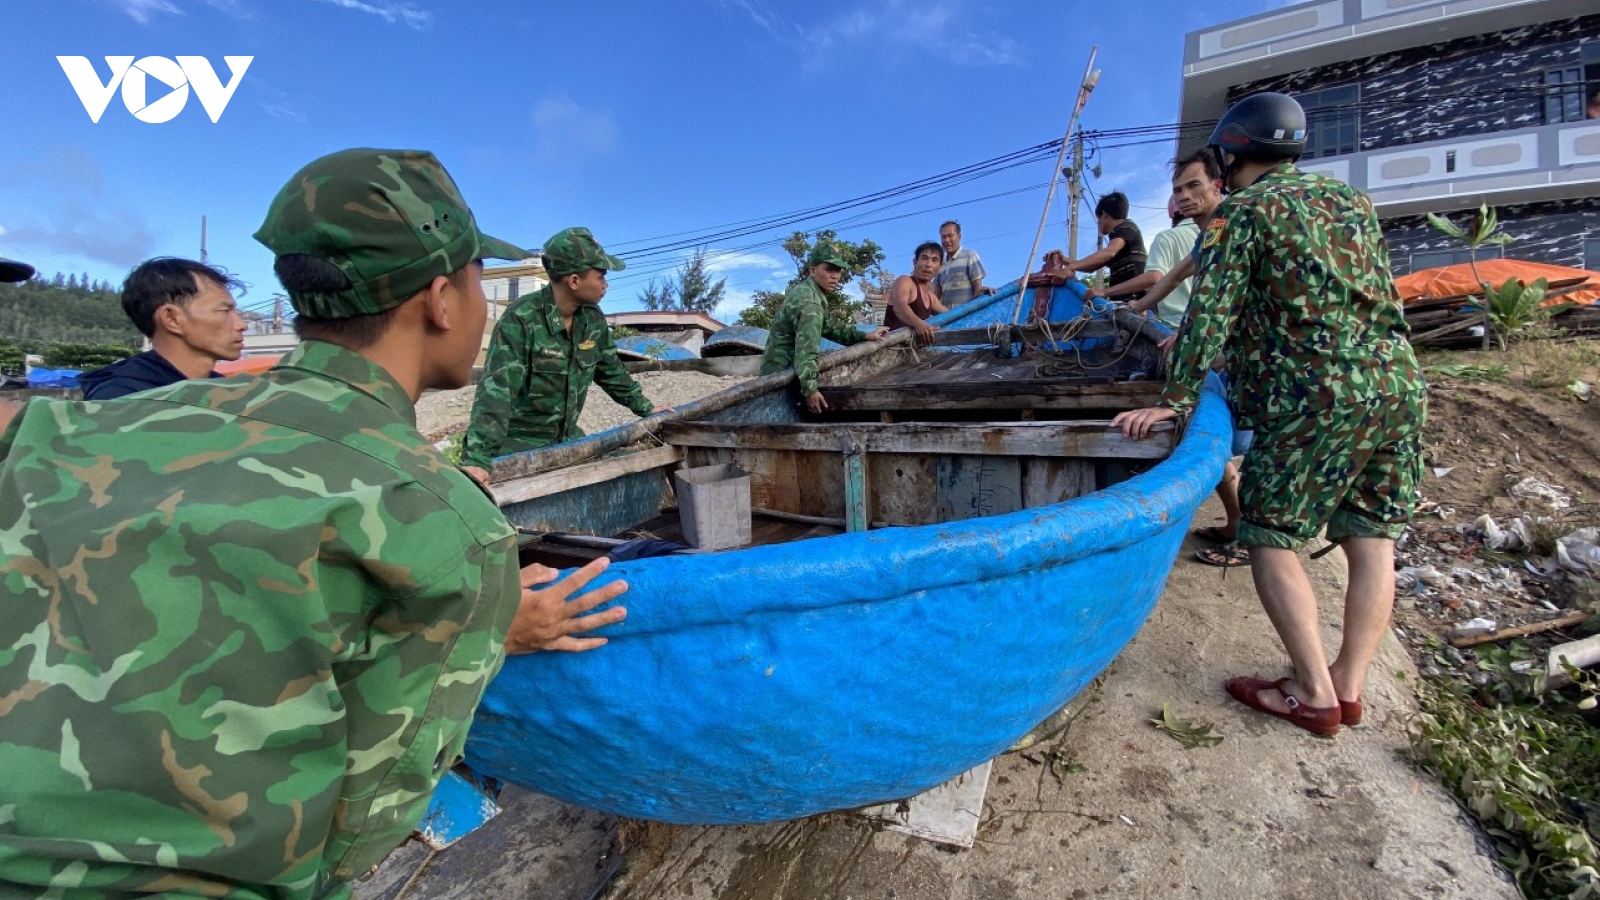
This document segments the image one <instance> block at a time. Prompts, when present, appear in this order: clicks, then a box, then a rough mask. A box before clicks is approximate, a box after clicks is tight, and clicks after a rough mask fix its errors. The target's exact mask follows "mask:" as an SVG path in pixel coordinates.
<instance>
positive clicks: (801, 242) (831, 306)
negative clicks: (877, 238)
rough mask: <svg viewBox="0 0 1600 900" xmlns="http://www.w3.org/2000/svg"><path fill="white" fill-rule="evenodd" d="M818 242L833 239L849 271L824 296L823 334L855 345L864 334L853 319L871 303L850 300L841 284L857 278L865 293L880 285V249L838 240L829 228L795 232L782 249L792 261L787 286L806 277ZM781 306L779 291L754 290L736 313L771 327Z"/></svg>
mask: <svg viewBox="0 0 1600 900" xmlns="http://www.w3.org/2000/svg"><path fill="white" fill-rule="evenodd" d="M818 241H832V242H833V243H834V244H835V245H836V246H837V247H838V248H839V249H840V250H841V251H842V252H843V254H844V258H845V261H846V262H848V263H850V269H849V271H847V272H846V273H845V277H844V280H843V281H841V282H840V290H837V291H834V292H832V293H830V294H825V295H824V296H823V300H824V304H825V305H824V310H823V320H822V336H823V337H825V338H828V339H829V340H832V341H837V342H838V343H841V344H845V345H849V344H854V343H856V342H858V341H860V340H862V339H863V337H864V336H863V335H862V334H861V331H860V330H859V329H857V328H856V326H855V321H856V318H857V317H858V316H860V315H862V314H864V313H865V312H866V311H867V310H869V309H870V308H871V306H870V305H869V304H868V303H867V301H865V300H852V299H851V298H850V295H848V294H846V293H845V292H844V290H843V286H844V285H845V284H847V283H848V282H850V281H851V280H853V279H857V278H859V279H860V280H861V290H862V292H863V293H868V292H870V291H871V290H872V289H874V288H875V287H876V286H878V285H880V284H882V283H883V280H884V278H885V277H887V273H886V272H885V271H884V269H883V260H884V252H883V248H882V247H880V246H878V245H877V243H876V242H874V241H872V240H870V239H869V240H863V241H860V242H852V241H844V240H840V239H839V236H838V235H837V234H835V233H834V232H833V231H831V230H823V231H819V232H817V233H816V234H815V235H807V234H806V233H805V232H804V231H796V232H795V233H794V234H792V235H790V236H789V239H788V240H786V241H784V242H783V250H784V252H785V253H787V254H789V257H790V258H791V259H793V260H794V264H795V277H794V278H792V279H790V280H789V284H788V285H787V287H793V286H795V285H796V284H798V283H799V282H800V281H801V280H802V279H804V278H805V277H806V275H807V273H806V257H807V256H809V255H810V254H811V248H812V247H815V246H816V245H817V242H818ZM787 287H786V289H787ZM782 305H783V294H782V293H781V292H778V291H756V292H755V294H754V296H753V297H752V298H751V303H750V306H749V307H748V308H746V309H745V310H744V312H742V313H740V314H739V322H740V324H743V325H754V326H756V327H757V328H771V327H772V317H773V316H775V315H777V312H778V307H780V306H782Z"/></svg>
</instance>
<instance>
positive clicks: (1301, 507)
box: [1239, 392, 1427, 550]
mask: <svg viewBox="0 0 1600 900" xmlns="http://www.w3.org/2000/svg"><path fill="white" fill-rule="evenodd" d="M1426 416H1427V396H1426V395H1425V394H1423V393H1420V392H1418V393H1414V394H1406V395H1402V396H1399V397H1380V398H1377V399H1374V400H1368V401H1363V402H1358V403H1347V404H1343V405H1340V406H1334V407H1329V408H1327V409H1324V410H1321V411H1319V412H1318V413H1316V414H1315V415H1309V416H1284V417H1282V418H1279V419H1275V420H1272V421H1269V422H1267V423H1265V424H1263V425H1262V426H1261V427H1259V428H1257V429H1256V432H1255V440H1254V442H1253V443H1252V444H1251V446H1250V450H1249V452H1248V453H1246V454H1245V458H1244V465H1243V466H1241V469H1242V474H1243V477H1242V479H1241V482H1240V485H1239V503H1240V506H1241V507H1242V508H1243V511H1244V519H1243V521H1242V522H1241V523H1240V525H1239V543H1240V544H1241V545H1242V546H1246V547H1281V548H1283V549H1285V550H1294V549H1297V548H1298V547H1299V546H1300V545H1302V544H1304V543H1305V542H1306V541H1309V540H1311V539H1312V538H1313V537H1316V535H1317V532H1318V531H1319V530H1321V528H1322V526H1324V525H1326V526H1327V527H1328V535H1327V536H1328V540H1330V541H1334V542H1338V541H1341V540H1343V539H1345V538H1347V537H1372V538H1390V539H1393V538H1397V537H1399V536H1400V532H1401V531H1402V530H1404V528H1405V525H1406V523H1407V522H1409V521H1411V513H1412V510H1413V509H1414V508H1415V507H1416V504H1417V486H1418V484H1420V483H1421V481H1422V425H1423V422H1424V420H1425V419H1426Z"/></svg>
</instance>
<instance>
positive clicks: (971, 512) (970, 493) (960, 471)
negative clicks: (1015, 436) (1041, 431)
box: [934, 455, 1022, 522]
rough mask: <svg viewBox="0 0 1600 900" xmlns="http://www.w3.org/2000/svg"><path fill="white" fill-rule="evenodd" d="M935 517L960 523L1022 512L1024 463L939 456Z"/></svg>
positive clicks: (996, 459) (996, 457) (935, 465)
mask: <svg viewBox="0 0 1600 900" xmlns="http://www.w3.org/2000/svg"><path fill="white" fill-rule="evenodd" d="M934 471H935V473H936V477H937V478H938V487H937V489H936V492H935V499H934V502H935V510H936V511H935V517H936V518H937V519H938V521H940V522H958V521H961V520H963V519H976V518H980V517H983V516H997V515H1001V514H1003V513H1008V512H1016V511H1017V510H1019V509H1022V461H1021V460H1019V459H1015V458H1010V457H999V456H966V455H961V456H958V455H947V456H940V457H939V458H938V459H937V460H935V462H934Z"/></svg>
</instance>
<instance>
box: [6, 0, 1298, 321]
mask: <svg viewBox="0 0 1600 900" xmlns="http://www.w3.org/2000/svg"><path fill="white" fill-rule="evenodd" d="M1281 5H1284V4H1283V3H1282V2H1280V0H1245V2H1242V3H1238V4H1235V5H1233V6H1230V7H1228V8H1226V10H1224V9H1223V8H1221V7H1214V6H1205V5H1199V6H1194V5H1190V4H1185V3H1180V2H1177V0H1142V2H1138V3H1115V2H1111V3H1093V4H1091V3H1078V2H1061V0H1009V2H1004V3H1001V2H984V0H876V2H867V0H837V2H835V0H821V2H809V3H789V2H778V0H678V2H672V3H663V2H649V3H646V2H614V3H608V2H595V3H589V4H578V3H562V4H533V3H516V2H509V0H504V2H490V0H466V2H451V3H446V2H443V0H52V2H49V3H24V2H21V0H10V2H9V3H7V4H6V9H5V11H4V12H0V31H4V33H5V34H6V43H7V45H8V46H7V49H6V51H5V53H4V54H0V106H3V108H4V110H5V126H4V134H5V136H6V139H5V140H0V255H3V256H8V257H14V258H20V259H23V260H26V261H29V262H32V263H33V264H35V265H36V266H37V267H38V268H40V269H41V270H43V271H44V272H46V273H50V272H54V271H57V270H60V271H64V272H79V273H82V272H87V273H89V274H90V275H91V276H92V277H94V278H104V279H107V280H111V281H113V282H119V281H120V280H121V277H122V276H123V275H124V274H126V272H127V270H128V268H129V267H130V266H132V265H133V264H134V263H137V262H138V261H139V260H140V259H143V258H146V257H149V256H155V255H165V254H172V255H182V256H198V253H199V244H200V217H201V216H202V215H205V216H206V217H207V219H208V249H209V251H210V258H211V261H212V262H213V263H216V264H218V265H221V266H223V267H225V268H227V269H229V270H230V271H232V272H234V273H235V274H237V275H239V276H240V277H241V278H243V279H244V280H245V281H246V282H247V283H249V284H250V285H251V288H250V291H249V293H248V294H247V296H246V297H245V298H244V303H245V305H246V306H249V305H252V304H261V303H265V302H266V301H268V299H269V298H270V297H271V295H272V294H273V293H274V292H275V291H276V289H277V285H276V282H275V281H274V279H273V277H272V270H271V256H270V254H268V253H267V251H266V250H265V249H264V248H262V247H261V246H260V245H258V244H256V243H255V241H254V240H252V239H251V237H250V234H251V233H252V232H253V231H254V230H255V229H256V227H257V226H258V225H259V224H260V221H261V217H262V215H263V214H264V213H265V211H266V207H267V203H268V201H269V200H270V199H271V197H272V195H273V193H274V192H275V191H276V190H277V188H278V187H279V186H280V185H281V184H282V183H283V182H284V181H285V180H286V179H287V178H288V176H289V175H290V174H292V173H293V172H294V171H295V170H296V169H297V168H299V167H300V166H301V165H303V164H305V163H306V162H308V161H310V160H311V159H313V158H315V157H316V156H318V155H321V154H323V153H327V152H330V151H334V150H339V149H343V148H346V147H351V146H378V147H413V148H423V149H429V150H432V151H434V152H435V153H436V154H438V156H439V157H440V159H441V160H442V161H443V162H444V164H445V166H446V167H447V168H448V169H449V170H450V171H451V173H452V174H453V175H454V176H455V178H456V180H457V182H458V183H459V184H460V186H461V188H462V191H463V193H464V194H465V195H466V197H467V200H468V202H469V203H470V204H471V205H472V207H473V209H474V211H475V213H476V214H477V217H478V220H479V223H480V224H481V225H482V226H483V227H484V228H485V230H487V231H489V232H491V233H493V234H495V235H497V236H500V237H504V238H507V239H509V240H512V241H514V242H517V243H520V244H523V245H526V246H529V247H537V246H538V245H539V244H540V243H541V242H542V241H543V240H544V239H545V238H546V237H548V236H549V235H550V234H552V233H554V232H555V231H557V230H559V229H560V228H563V227H566V226H569V225H586V226H588V227H589V228H590V229H592V230H593V231H594V233H595V234H596V235H597V236H598V237H599V238H600V240H601V241H602V242H603V243H604V244H606V245H607V247H608V248H611V249H613V250H618V249H620V250H624V251H626V250H628V249H630V248H638V247H643V246H646V245H648V244H650V243H655V242H656V241H654V240H652V239H656V238H660V237H661V236H664V235H671V234H677V233H680V232H692V231H697V230H703V229H709V228H711V227H712V226H718V225H722V224H724V223H730V222H738V221H744V220H750V219H754V218H758V217H764V216H769V215H772V214H777V213H783V212H788V211H790V210H797V209H804V208H809V207H813V206H818V205H822V204H827V203H831V202H834V201H839V200H843V199H847V198H850V197H855V196H860V195H865V194H869V193H872V192H874V191H879V190H882V189H885V188H889V187H893V186H895V185H899V184H903V183H906V182H910V181H914V180H917V179H920V178H924V177H927V176H930V175H935V174H938V173H941V172H946V171H949V170H951V169H955V168H958V167H961V166H965V165H969V164H972V163H976V162H979V161H982V160H985V159H989V158H992V157H995V156H999V155H1002V154H1005V153H1009V152H1011V151H1014V150H1018V149H1021V148H1024V147H1028V146H1032V145H1035V144H1039V143H1041V142H1044V141H1048V140H1052V139H1055V138H1059V137H1060V136H1061V134H1062V132H1063V130H1064V128H1065V125H1066V119H1067V115H1068V113H1069V108H1070V104H1071V100H1072V96H1073V94H1074V91H1075V88H1076V84H1077V82H1078V80H1079V78H1080V76H1081V75H1082V72H1083V67H1084V64H1085V62H1086V60H1087V58H1088V53H1089V49H1090V46H1091V45H1094V44H1098V45H1099V47H1100V56H1099V61H1098V64H1097V67H1098V68H1100V69H1101V70H1102V76H1101V79H1100V84H1099V87H1098V89H1097V90H1096V91H1095V94H1094V96H1093V97H1092V99H1091V100H1090V102H1089V106H1088V108H1087V110H1086V112H1085V114H1084V120H1083V124H1084V125H1085V127H1087V128H1091V129H1094V128H1118V127H1125V126H1134V125H1147V124H1156V123H1165V122H1172V121H1174V120H1175V119H1176V118H1177V110H1178V89H1179V80H1180V67H1181V58H1182V45H1183V35H1184V33H1185V32H1186V31H1189V30H1193V29H1195V28H1199V27H1203V26H1205V25H1208V24H1212V23H1213V22H1215V21H1218V20H1220V19H1221V18H1222V17H1223V16H1226V17H1228V18H1237V17H1240V16H1245V15H1249V14H1252V13H1256V12H1260V11H1263V10H1265V9H1268V8H1272V7H1276V6H1281ZM1044 35H1049V36H1051V39H1050V40H1048V41H1047V40H1043V39H1041V36H1044ZM108 55H131V56H135V57H145V56H164V57H169V58H176V57H178V56H204V57H206V59H207V60H209V61H210V63H211V65H212V66H213V67H214V68H215V70H216V72H217V75H218V76H220V77H221V79H222V80H223V81H224V82H226V81H227V80H228V77H229V70H228V67H227V65H226V64H225V63H224V61H223V57H224V56H253V57H254V60H253V62H252V63H251V64H250V66H249V68H248V70H247V71H246V72H245V74H244V75H243V77H242V79H241V81H240V83H239V86H238V88H237V91H236V93H235V94H234V96H233V98H232V100H231V102H230V103H229V105H228V106H227V109H226V111H225V112H224V113H223V114H222V116H221V118H220V120H219V121H218V122H216V123H213V122H212V121H211V120H210V119H209V118H208V117H207V115H206V113H205V110H204V109H203V108H202V106H201V104H200V102H199V101H198V100H197V99H196V98H195V97H194V96H191V97H190V99H189V101H188V103H187V104H186V107H185V108H184V110H183V111H182V112H181V113H180V114H178V115H177V116H176V117H175V118H173V119H172V120H171V121H168V122H165V123H162V124H149V123H146V122H142V121H139V120H138V119H136V118H135V117H134V116H133V115H132V114H130V112H129V111H128V109H127V108H126V106H125V105H124V103H123V100H122V98H121V95H120V94H118V95H114V96H113V97H112V98H111V101H110V104H109V106H107V107H106V109H105V112H104V114H103V115H102V117H101V119H100V121H99V122H98V123H94V122H92V121H91V120H90V117H89V114H88V113H87V112H86V111H85V109H84V106H83V104H82V103H81V102H80V101H79V99H78V96H77V95H76V94H75V93H74V92H73V89H72V85H71V83H70V82H69V80H68V77H67V75H66V74H65V72H64V71H63V69H62V66H61V65H60V64H59V63H58V62H57V61H56V57H57V56H86V57H88V58H89V59H90V60H91V61H92V62H93V63H94V65H95V69H96V73H97V75H98V76H100V78H102V79H105V78H106V77H107V76H108V67H107V64H106V61H105V59H104V57H105V56H108ZM147 83H148V84H149V86H150V87H149V94H148V97H147V99H148V100H149V101H150V102H155V101H156V100H158V99H159V98H160V96H161V95H162V93H163V92H164V91H165V88H161V87H160V85H159V83H158V82H156V81H154V80H149V81H148V82H147ZM1171 155H1172V147H1171V145H1170V144H1168V143H1162V144H1157V145H1153V146H1143V147H1130V148H1126V149H1120V150H1109V151H1105V152H1104V153H1103V154H1102V157H1101V159H1100V160H1098V161H1099V162H1100V163H1101V165H1102V166H1103V172H1104V174H1103V176H1102V178H1101V179H1100V180H1099V181H1098V182H1096V183H1095V185H1094V187H1095V188H1096V189H1097V190H1099V191H1100V192H1105V191H1109V190H1113V189H1121V190H1123V191H1125V192H1126V193H1127V194H1128V195H1129V196H1130V197H1131V198H1132V200H1133V202H1134V204H1136V206H1137V207H1138V208H1136V209H1135V210H1134V217H1135V218H1136V219H1137V220H1139V221H1141V222H1142V223H1148V224H1149V225H1150V226H1151V229H1153V228H1154V227H1155V225H1156V223H1159V222H1160V221H1162V220H1163V219H1164V218H1165V217H1164V210H1163V209H1161V208H1160V207H1162V206H1164V203H1165V197H1166V193H1167V181H1166V172H1165V169H1164V163H1165V161H1166V160H1167V159H1169V158H1170V157H1171ZM1052 162H1053V159H1052V160H1045V161H1042V162H1036V163H1033V164H1030V165H1028V166H1023V167H1019V168H1016V169H1012V170H1010V171H1006V172H1003V173H1000V174H997V175H993V176H990V177H986V178H983V179H979V180H975V181H972V182H971V183H968V184H963V185H960V186H958V187H955V188H953V189H951V190H947V191H943V192H941V193H938V194H935V195H932V196H929V197H926V198H923V199H921V200H915V201H912V202H910V203H907V204H903V205H900V206H897V207H893V208H873V209H869V210H867V212H869V213H871V214H870V215H866V216H863V217H860V219H861V221H871V220H876V219H885V218H889V217H891V216H905V214H907V213H912V214H913V215H910V216H905V217H903V218H898V219H894V220H893V221H884V222H878V223H877V224H859V223H858V224H849V225H845V226H843V227H841V228H840V229H839V230H840V233H841V235H842V236H844V237H847V238H853V239H860V238H872V239H874V240H876V241H877V242H878V243H880V244H882V245H883V246H884V247H885V248H886V249H887V250H888V251H889V257H890V258H889V267H890V268H891V270H893V271H896V272H904V271H906V270H907V269H908V268H909V265H908V260H909V258H910V256H911V252H912V249H913V248H914V247H915V246H916V244H917V243H919V242H920V241H922V240H926V239H934V238H935V237H936V231H937V228H938V225H939V222H940V221H942V220H943V219H945V218H947V217H953V218H956V219H959V220H960V221H961V222H962V224H963V228H964V232H965V236H966V239H967V243H968V245H970V246H972V247H974V248H975V249H977V250H978V251H979V252H980V253H981V254H982V255H983V257H984V260H985V264H986V265H987V267H988V269H989V271H990V273H991V274H990V278H989V280H990V281H991V282H993V283H998V282H1002V281H1006V280H1009V279H1013V278H1015V277H1017V276H1018V275H1019V274H1021V270H1022V267H1023V264H1024V262H1025V259H1026V256H1027V253H1028V247H1029V244H1030V242H1031V239H1032V236H1033V230H1034V228H1035V227H1036V226H1037V223H1038V220H1039V215H1040V211H1041V209H1042V206H1043V202H1044V198H1045V189H1044V186H1043V185H1044V183H1045V182H1046V181H1047V180H1048V179H1049V177H1050V174H1051V170H1052ZM1010 191H1016V193H1012V194H1010V195H1009V196H1005V197H1000V198H995V199H988V200H984V199H979V198H984V197H987V196H989V195H993V194H1000V193H1004V192H1010ZM936 207H938V208H936ZM924 211H925V212H924ZM1064 219H1065V212H1064V207H1063V206H1062V205H1061V202H1060V201H1059V200H1058V201H1057V207H1056V208H1055V209H1054V210H1053V211H1052V214H1051V220H1052V223H1055V222H1060V221H1063V220H1064ZM829 221H830V220H828V219H822V220H818V221H817V222H815V223H809V224H810V227H817V226H820V225H825V224H828V222H829ZM789 230H793V229H785V230H784V232H773V233H771V234H767V235H761V236H757V237H754V238H745V239H741V240H739V241H736V242H730V243H725V244H721V245H719V244H717V243H715V242H712V243H710V244H708V249H709V250H711V251H712V252H713V253H714V259H715V266H716V267H717V268H718V270H719V272H720V274H722V275H725V276H726V277H727V279H728V286H729V294H730V301H729V302H728V303H727V304H726V305H725V307H724V308H723V309H722V310H719V312H720V313H721V314H722V315H724V316H726V317H731V316H732V315H735V314H736V311H737V308H738V306H739V305H740V304H741V303H742V302H743V301H744V298H746V297H747V296H748V294H749V292H750V291H752V290H757V289H761V288H774V287H781V286H782V284H783V282H784V281H786V280H787V278H788V277H789V274H790V271H791V269H790V264H789V261H788V259H787V257H785V256H784V254H783V253H782V251H781V250H780V249H778V247H777V241H779V240H781V239H782V237H783V236H784V233H786V232H787V231H789ZM1147 230H1149V229H1147ZM1082 234H1084V235H1086V237H1084V238H1082V239H1081V242H1080V243H1081V244H1086V242H1087V241H1090V240H1092V236H1093V227H1092V224H1089V225H1088V226H1087V227H1085V228H1084V229H1083V232H1082ZM1064 235H1065V229H1064V227H1063V226H1061V225H1059V224H1052V226H1051V227H1050V229H1049V230H1048V231H1047V233H1046V237H1045V247H1058V246H1061V245H1062V244H1063V243H1064V239H1065V238H1064ZM764 242H765V243H764ZM1081 249H1082V250H1084V251H1085V252H1086V251H1087V249H1088V247H1087V246H1081ZM735 251H737V252H735ZM671 262H673V260H672V259H670V258H669V259H665V260H659V261H650V260H640V261H638V262H636V263H635V264H633V265H631V266H630V268H629V270H628V271H626V272H623V273H620V274H619V275H617V276H615V277H614V278H613V281H612V283H613V286H612V290H611V293H610V295H609V296H608V298H607V300H606V304H605V305H606V307H607V308H608V309H613V310H620V309H629V308H636V306H637V303H636V302H635V298H636V297H637V295H638V293H639V291H640V289H641V288H642V287H643V285H644V282H646V281H648V279H649V277H650V276H651V274H652V272H659V270H661V269H662V268H663V266H666V265H670V264H671Z"/></svg>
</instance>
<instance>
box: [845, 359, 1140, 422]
mask: <svg viewBox="0 0 1600 900" xmlns="http://www.w3.org/2000/svg"><path fill="white" fill-rule="evenodd" d="M912 356H913V358H912V359H911V360H909V361H907V362H904V363H901V364H899V365H897V366H894V367H893V368H890V369H887V370H885V371H883V372H880V373H878V374H876V375H873V376H870V377H868V378H864V379H862V380H860V381H858V382H856V383H854V384H850V385H844V386H835V387H828V386H824V387H823V388H822V395H823V397H824V398H826V399H827V401H828V406H829V407H830V408H831V409H833V410H836V411H839V412H901V413H904V412H913V411H918V412H937V411H942V410H984V411H986V412H990V413H992V412H996V411H1000V410H1104V411H1116V410H1124V409H1138V408H1141V407H1144V406H1149V405H1151V404H1152V403H1153V402H1154V400H1155V397H1156V395H1157V394H1159V392H1160V383H1159V382H1156V381H1150V380H1139V381H1129V380H1128V378H1129V377H1130V376H1131V375H1133V374H1134V373H1135V372H1138V371H1139V370H1140V369H1141V365H1142V362H1141V360H1140V359H1138V358H1136V357H1133V356H1131V355H1124V356H1121V357H1117V356H1115V355H1114V354H1113V353H1108V352H1104V351H1102V352H1085V353H1083V354H1081V355H1080V354H1072V353H1045V352H1041V351H1037V350H1035V351H1030V352H1027V353H1023V354H1021V355H1019V356H1017V357H1013V358H1004V357H1001V356H1000V355H999V353H998V352H997V351H995V350H992V349H986V350H978V351H975V352H971V353H939V352H931V353H916V354H913V355H912Z"/></svg>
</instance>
